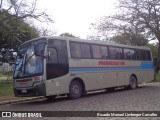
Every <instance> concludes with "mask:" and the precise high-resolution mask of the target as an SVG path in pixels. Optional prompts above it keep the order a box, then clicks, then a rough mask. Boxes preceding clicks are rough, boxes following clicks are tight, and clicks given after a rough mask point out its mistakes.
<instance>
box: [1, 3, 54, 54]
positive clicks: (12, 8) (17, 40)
mask: <svg viewBox="0 0 160 120" xmlns="http://www.w3.org/2000/svg"><path fill="white" fill-rule="evenodd" d="M30 20H32V21H33V20H38V21H40V22H46V23H48V22H51V23H53V22H54V21H53V20H52V19H51V18H50V16H49V15H48V14H47V13H46V11H45V10H44V11H41V10H39V9H38V6H37V0H0V24H1V26H0V54H3V53H6V52H7V51H8V50H17V48H18V46H19V45H20V44H21V43H23V42H25V41H27V40H29V39H32V38H35V37H38V36H39V31H38V30H37V29H36V28H35V27H33V26H31V25H30V24H29V21H30Z"/></svg>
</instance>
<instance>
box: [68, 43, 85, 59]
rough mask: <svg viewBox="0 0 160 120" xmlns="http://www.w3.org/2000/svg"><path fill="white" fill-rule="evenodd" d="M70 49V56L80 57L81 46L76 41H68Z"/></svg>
mask: <svg viewBox="0 0 160 120" xmlns="http://www.w3.org/2000/svg"><path fill="white" fill-rule="evenodd" d="M70 51H71V56H72V58H81V56H82V55H81V46H80V44H78V43H72V42H71V43H70Z"/></svg>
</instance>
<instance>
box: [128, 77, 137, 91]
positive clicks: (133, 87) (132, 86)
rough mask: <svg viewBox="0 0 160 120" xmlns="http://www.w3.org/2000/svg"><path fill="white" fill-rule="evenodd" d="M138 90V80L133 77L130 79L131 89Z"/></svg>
mask: <svg viewBox="0 0 160 120" xmlns="http://www.w3.org/2000/svg"><path fill="white" fill-rule="evenodd" d="M136 88H137V78H136V77H135V76H134V75H132V76H130V78H129V89H136Z"/></svg>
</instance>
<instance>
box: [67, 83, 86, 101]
mask: <svg viewBox="0 0 160 120" xmlns="http://www.w3.org/2000/svg"><path fill="white" fill-rule="evenodd" d="M82 93H83V90H82V85H81V83H80V82H79V81H78V80H73V81H72V82H71V83H70V85H69V94H68V96H69V98H70V99H77V98H80V97H81V96H82Z"/></svg>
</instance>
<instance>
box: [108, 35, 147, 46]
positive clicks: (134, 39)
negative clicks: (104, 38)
mask: <svg viewBox="0 0 160 120" xmlns="http://www.w3.org/2000/svg"><path fill="white" fill-rule="evenodd" d="M111 39H112V40H113V41H115V42H116V43H120V44H126V45H134V46H136V45H137V46H144V45H147V43H148V40H147V39H146V38H144V36H142V35H135V34H134V33H121V34H120V35H115V36H113V37H112V38H111Z"/></svg>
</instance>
